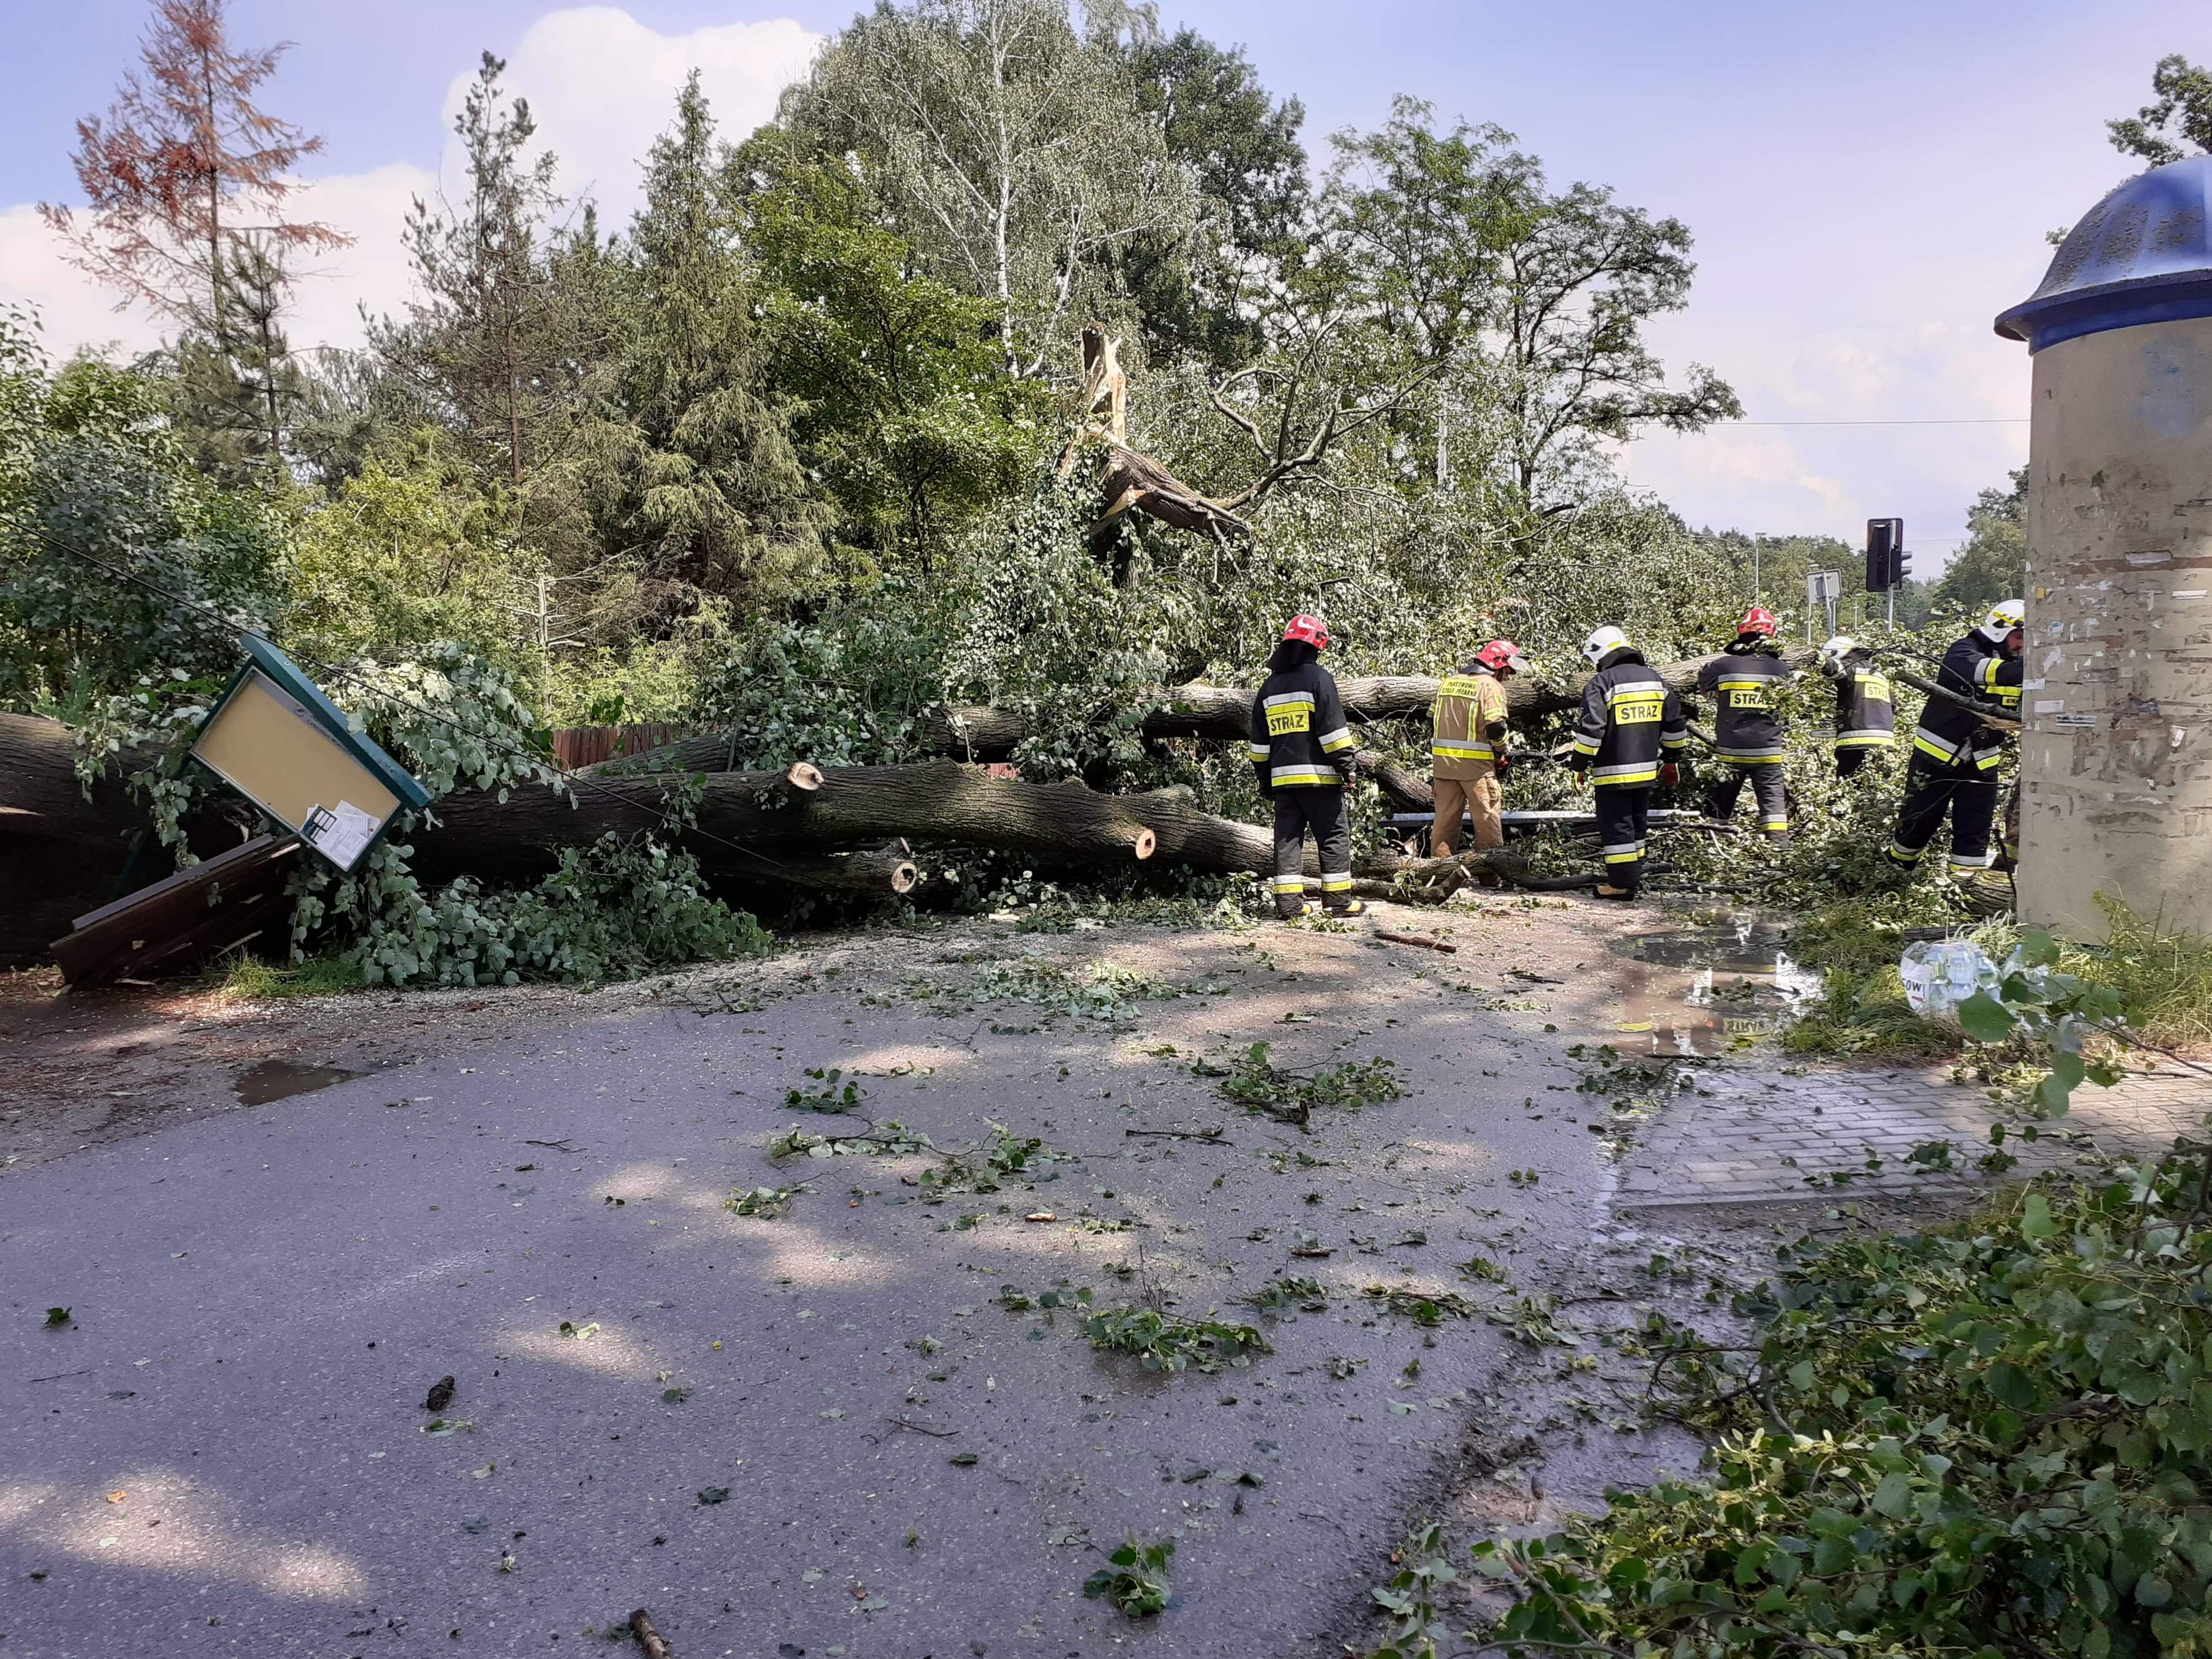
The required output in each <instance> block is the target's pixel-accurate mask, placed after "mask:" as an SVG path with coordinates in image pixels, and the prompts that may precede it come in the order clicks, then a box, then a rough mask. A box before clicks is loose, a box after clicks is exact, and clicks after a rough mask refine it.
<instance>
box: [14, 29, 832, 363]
mask: <svg viewBox="0 0 2212 1659" xmlns="http://www.w3.org/2000/svg"><path fill="white" fill-rule="evenodd" d="M821 45H822V37H821V36H819V35H817V34H814V33H810V32H809V31H808V30H806V29H805V28H804V27H801V26H800V25H799V24H798V23H796V22H793V21H790V20H788V19H778V20H775V21H768V22H760V23H726V24H717V25H713V26H710V27H704V28H700V29H695V30H693V31H692V32H691V33H688V34H657V33H654V32H653V30H651V29H649V28H647V27H645V25H643V24H642V23H640V22H639V21H637V20H636V19H635V18H633V17H632V16H630V15H629V13H627V12H625V11H623V10H621V9H618V8H616V7H612V6H580V7H574V8H569V9H562V10H559V11H553V12H549V13H547V14H546V15H544V16H543V17H541V18H539V19H538V21H536V22H535V23H533V24H532V25H531V27H529V28H528V29H527V30H526V32H525V33H524V34H523V36H522V39H521V40H520V42H519V43H518V44H517V46H515V48H514V50H513V52H510V53H508V54H507V78H506V84H507V90H508V91H509V92H510V93H512V94H520V95H521V96H523V97H526V98H527V99H528V100H530V107H531V112H532V114H533V115H534V116H535V117H536V118H537V121H538V141H539V143H542V144H543V145H544V146H545V147H546V148H549V149H551V150H552V151H553V152H554V153H555V154H556V155H558V156H559V157H560V158H561V163H562V166H561V175H560V181H561V187H562V190H563V191H565V192H567V193H568V194H571V195H579V194H584V193H589V194H590V195H592V197H594V198H595V199H596V200H597V201H598V202H599V211H600V219H601V222H602V223H603V224H604V225H605V226H606V227H607V228H619V227H620V226H622V225H623V224H625V223H627V222H628V221H629V216H630V214H631V213H632V212H633V211H634V210H635V209H636V207H637V205H638V204H639V201H640V190H639V177H640V175H639V162H640V161H641V159H642V157H643V156H644V155H645V152H646V149H647V146H648V145H650V144H651V143H652V142H653V138H654V137H655V136H656V135H658V134H659V132H660V131H662V130H663V129H665V127H666V126H667V125H668V124H669V120H670V117H671V112H672V111H673V109H674V106H675V102H676V94H677V92H678V88H681V87H682V86H683V84H684V76H687V75H688V74H690V71H691V70H694V69H696V70H698V71H699V77H700V86H701V88H702V90H703V91H704V92H705V93H706V94H707V98H708V102H709V103H710V104H711V105H712V106H713V108H714V117H715V120H716V123H717V125H719V127H720V131H721V133H722V136H723V137H726V138H728V139H731V140H732V141H735V140H737V139H740V138H743V137H744V136H745V135H746V134H748V133H750V131H752V130H753V129H754V128H755V127H757V126H758V125H760V124H761V123H762V122H763V121H765V120H766V119H768V118H769V116H771V115H773V114H774V113H775V101H776V98H777V95H778V94H780V93H781V91H782V89H783V88H785V87H786V86H787V85H788V84H789V83H790V82H792V81H793V80H794V79H796V78H797V77H798V76H799V75H801V74H803V73H804V72H805V69H806V66H807V64H809V63H810V62H811V59H812V58H813V55H814V53H815V52H816V51H817V50H818V49H819V48H820V46H821ZM474 72H475V71H474V69H473V67H472V66H471V67H470V68H468V69H465V70H461V71H459V72H458V73H456V74H455V76H454V77H453V81H452V82H451V83H450V84H449V85H448V87H447V92H446V98H445V106H444V113H443V116H442V119H443V121H444V123H445V125H446V127H447V129H448V130H450V127H451V124H452V120H453V116H454V115H455V114H456V113H458V112H459V109H460V106H461V99H462V97H463V96H464V94H465V91H466V88H467V86H468V82H469V81H470V80H471V78H472V77H473V75H474ZM443 171H444V176H445V178H446V179H457V178H458V177H459V164H458V158H457V156H456V155H455V144H454V142H453V140H452V139H451V138H450V137H449V138H447V149H446V155H445V158H444V164H443ZM439 182H440V181H439V179H437V178H435V177H434V176H432V175H431V174H430V173H428V172H426V171H425V170H424V169H422V168H421V167H416V166H414V165H412V164H410V163H408V162H404V161H393V162H391V163H388V164H387V165H386V166H383V167H376V168H374V169H372V170H370V171H368V172H366V173H342V174H337V175H334V176H332V177H330V178H326V179H319V180H315V181H313V184H312V185H311V187H310V188H308V189H307V190H305V191H302V192H301V194H300V195H299V196H297V197H294V198H293V203H292V207H293V210H294V212H295V214H296V215H297V216H300V217H302V218H309V219H316V220H320V221H322V222H325V223H328V224H331V225H333V226H335V227H336V228H338V229H340V230H342V231H344V232H346V233H347V234H349V235H351V236H352V237H353V238H354V241H353V242H352V244H351V245H350V246H347V247H344V248H341V249H338V250H337V251H336V252H331V253H329V254H325V255H321V256H318V257H317V258H315V259H313V261H311V262H310V264H309V267H308V270H307V273H306V274H304V275H303V276H302V279H301V284H300V288H299V290H298V294H297V296H296V304H295V313H294V316H293V318H292V319H291V332H292V337H293V340H294V342H295V344H298V345H301V346H308V345H335V346H351V345H358V344H359V343H360V342H361V337H362V331H361V320H360V314H359V307H360V306H362V305H366V306H367V307H368V309H369V311H370V313H371V314H373V315H374V314H380V313H387V312H389V313H397V312H398V310H399V309H400V307H402V306H403V305H404V303H405V301H406V298H407V295H408V292H409V271H408V266H407V259H406V255H405V252H404V250H403V248H402V247H401V246H400V240H399V238H400V230H401V227H402V226H403V225H404V222H405V220H406V216H407V210H408V204H409V203H410V201H411V200H412V198H414V197H416V196H422V197H430V198H433V199H435V197H436V195H437V191H438V187H439ZM115 299H116V295H113V294H112V293H111V292H109V291H108V290H106V289H101V288H100V287H99V286H97V285H96V284H94V283H93V282H92V281H91V280H90V279H88V277H86V276H84V275H83V274H82V273H81V272H79V271H77V270H75V269H74V268H73V267H71V266H70V264H68V263H67V261H66V260H64V258H63V257H62V244H61V242H60V240H58V238H57V237H55V236H54V234H52V232H51V231H49V230H48V229H47V228H46V226H45V225H44V224H43V223H42V222H40V219H39V215H38V210H37V209H36V207H34V206H33V205H32V204H27V203H26V204H21V205H18V206H13V207H0V300H27V301H30V302H31V303H33V305H35V306H37V307H38V308H39V310H40V314H41V316H42V317H43V319H44V321H45V323H46V331H45V336H44V337H45V341H46V347H47V349H48V350H49V351H51V352H52V354H53V355H54V356H56V357H57V358H60V357H64V356H68V355H69V354H70V352H72V351H74V350H76V349H77V348H79V347H80V346H91V347H94V348H98V347H101V346H104V345H106V344H108V343H116V344H118V345H119V346H120V347H121V349H124V350H125V351H126V352H128V351H137V350H143V349H147V348H149V347H151V346H153V345H155V344H156V343H159V341H160V339H161V336H162V334H163V333H164V332H165V329H164V327H163V325H162V324H161V321H160V320H159V319H155V318H154V317H151V316H150V315H149V314H148V313H147V312H146V310H145V308H144V307H143V306H137V305H134V306H132V307H131V308H130V309H128V310H126V311H122V312H118V311H116V310H114V309H113V307H114V303H115Z"/></svg>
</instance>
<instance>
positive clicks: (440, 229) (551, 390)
mask: <svg viewBox="0 0 2212 1659" xmlns="http://www.w3.org/2000/svg"><path fill="white" fill-rule="evenodd" d="M506 71H507V65H506V64H505V63H504V62H502V61H501V59H499V58H495V57H494V56H493V55H492V54H491V53H490V52H486V53H484V55H483V63H482V64H480V65H479V66H478V68H477V78H476V81H475V83H474V84H473V85H471V87H470V88H469V92H468V96H467V98H466V99H465V100H464V101H463V104H462V106H461V112H460V114H459V115H458V116H457V117H455V118H454V121H453V131H454V132H455V134H456V135H457V136H458V137H459V138H460V141H461V147H462V151H463V154H464V155H465V157H466V160H467V166H468V181H469V182H468V191H467V194H466V195H465V196H464V197H463V198H462V199H461V201H460V202H459V204H451V203H447V202H445V201H442V200H441V202H440V203H439V204H437V205H436V206H435V207H434V206H432V205H431V204H428V203H427V202H425V201H423V200H422V198H421V197H416V199H415V203H414V205H413V207H412V209H411V210H410V211H409V213H408V216H407V227H406V229H405V231H404V235H403V240H404V243H405V245H406V248H407V252H408V255H409V257H410V258H411V259H412V260H413V262H414V265H415V271H416V278H417V280H418V282H419V283H420V284H421V287H422V293H423V297H422V299H420V300H417V301H411V302H410V304H409V306H408V317H407V320H406V321H405V322H404V323H395V322H394V321H392V319H389V318H386V319H382V320H381V321H380V322H378V323H376V324H374V325H372V326H371V327H370V330H369V339H370V343H372V345H374V347H375V348H376V349H377V350H378V351H379V352H380V353H381V354H382V355H383V356H384V357H385V358H386V360H387V362H389V363H390V364H391V365H392V368H393V369H394V371H395V372H397V373H398V374H403V375H404V376H405V377H407V378H408V379H409V380H411V381H413V382H414V383H415V385H416V388H417V390H418V391H419V392H420V393H421V395H422V397H423V398H425V399H426V400H427V401H428V403H429V404H431V406H432V407H434V408H436V409H438V410H441V412H442V414H443V415H444V416H445V417H446V418H447V420H448V421H449V422H450V423H451V424H452V425H453V427H454V428H456V429H457V430H459V432H460V433H461V434H463V435H465V437H466V438H467V439H468V440H469V441H470V442H471V446H472V447H474V448H476V449H477V452H478V453H480V454H481V455H482V456H483V458H484V460H485V462H486V464H487V465H497V466H498V468H499V470H500V471H503V472H504V473H505V474H506V475H507V483H508V484H509V486H510V487H512V488H513V489H516V490H518V491H519V490H520V489H521V487H522V482H523V476H524V474H525V472H526V471H527V470H528V469H529V467H530V466H531V465H532V462H533V460H534V459H538V458H539V452H540V451H541V450H542V448H543V447H544V446H543V445H542V443H540V441H539V440H540V438H541V431H540V428H542V427H544V426H546V425H548V424H550V422H552V421H553V420H554V418H555V417H556V415H557V414H558V413H559V412H560V410H561V409H562V404H564V402H565V401H566V400H565V399H564V398H563V397H562V392H563V391H564V390H565V389H566V386H567V384H568V375H567V374H566V373H565V368H566V364H567V362H568V357H567V354H566V352H565V350H564V346H565V344H566V341H565V339H564V331H563V330H562V327H561V323H562V308H561V307H559V306H558V305H557V304H556V296H555V295H554V294H553V292H552V284H551V282H550V275H549V270H548V264H547V259H546V257H545V256H546V246H545V244H546V243H547V242H548V241H549V240H550V235H549V233H548V230H547V225H548V222H549V221H550V219H551V217H552V216H553V215H554V213H555V212H556V211H557V210H558V209H559V207H560V206H561V198H560V197H559V196H558V195H557V194H556V192H555V191H554V188H553V177H554V173H555V169H556V165H557V164H556V160H555V158H554V156H553V155H551V154H550V152H549V153H544V154H540V155H538V156H537V157H536V158H535V159H534V160H533V159H532V158H531V157H530V155H529V153H528V152H529V149H530V147H531V142H532V139H533V138H534V137H536V135H537V131H538V124H537V122H536V120H535V119H534V118H532V115H531V113H530V105H529V102H528V100H525V99H521V98H516V99H514V100H512V102H509V101H508V100H507V97H506V94H504V92H503V91H502V89H501V85H500V77H501V76H502V75H504V74H505V73H506Z"/></svg>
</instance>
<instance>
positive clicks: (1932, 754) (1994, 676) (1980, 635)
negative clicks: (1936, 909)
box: [1889, 599, 2027, 877]
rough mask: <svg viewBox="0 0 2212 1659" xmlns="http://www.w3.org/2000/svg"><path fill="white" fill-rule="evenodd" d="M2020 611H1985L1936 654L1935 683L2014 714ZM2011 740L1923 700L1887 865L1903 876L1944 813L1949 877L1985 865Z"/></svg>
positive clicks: (2007, 605) (2016, 607) (2010, 606)
mask: <svg viewBox="0 0 2212 1659" xmlns="http://www.w3.org/2000/svg"><path fill="white" fill-rule="evenodd" d="M2026 621H2027V607H2026V606H2025V605H2022V604H2021V602H2020V601H2019V600H2018V599H2004V600H2001V601H2000V602H1998V603H1997V604H1996V605H1991V606H1990V609H1989V611H1988V612H1987V614H1985V615H1984V617H1983V618H1982V620H1981V622H1980V623H1978V625H1977V626H1976V627H1975V628H1974V629H1973V631H1972V633H1970V634H1968V635H1966V637H1965V638H1964V639H1961V640H1960V641H1957V642H1956V643H1955V644H1954V645H1953V646H1952V647H1951V648H1950V649H1949V650H1948V651H1946V652H1945V653H1943V670H1942V672H1941V673H1940V674H1938V675H1937V676H1936V684H1938V685H1940V686H1942V688H1943V689H1944V690H1947V691H1955V692H1957V693H1958V694H1959V695H1960V696H1964V697H1971V698H1972V699H1974V700H1975V701H1976V702H1980V703H1982V704H1983V705H1984V707H1986V708H1988V709H1989V711H1990V713H1991V714H2001V715H2004V716H2006V717H2008V718H2011V719H2015V720H2016V719H2018V718H2019V715H2020V680H2021V655H2020V653H2021V638H2022V635H2021V628H2022V625H2023V623H2025V622H2026ZM2010 741H2011V739H2010V738H2008V736H2007V735H2006V734H2005V733H2004V732H2000V731H1996V730H1994V729H1992V728H1991V727H1990V726H1984V725H1983V724H1982V722H1981V721H1980V720H1978V719H1977V718H1976V717H1975V714H1974V713H1973V711H1972V709H1969V708H1960V707H1959V705H1958V704H1956V703H1954V702H1946V701H1945V700H1944V699H1942V698H1941V697H1930V698H1929V699H1928V704H1927V707H1926V708H1923V709H1922V710H1921V711H1920V728H1919V730H1917V732H1914V733H1913V734H1912V764H1911V767H1910V768H1908V769H1906V772H1905V799H1904V801H1903V802H1902V803H1901V804H1900V805H1899V807H1898V812H1897V834H1896V836H1895V837H1894V838H1893V840H1892V841H1891V842H1890V844H1889V856H1890V859H1891V861H1892V862H1893V863H1894V864H1896V865H1897V866H1899V867H1900V868H1902V869H1906V870H1910V869H1911V868H1913V867H1914V866H1916V865H1917V864H1918V863H1919V862H1920V855H1921V854H1922V853H1923V852H1924V851H1926V850H1927V847H1928V843H1929V842H1931V841H1933V840H1935V839H1936V831H1937V830H1938V829H1942V827H1943V815H1944V813H1945V812H1946V811H1948V812H1949V814H1950V815H1951V873H1952V874H1953V875H1954V876H1956V877H1967V876H1971V875H1972V874H1973V872H1976V871H1978V870H1986V869H1988V868H1989V867H1990V862H1991V860H1992V854H1990V824H1991V823H1992V821H1993V820H1994V819H1995V818H1996V811H1997V777H1996V773H1997V766H1998V763H2000V762H2002V760H2003V759H2004V757H2005V750H2006V747H2007V745H2008V744H2009V743H2010Z"/></svg>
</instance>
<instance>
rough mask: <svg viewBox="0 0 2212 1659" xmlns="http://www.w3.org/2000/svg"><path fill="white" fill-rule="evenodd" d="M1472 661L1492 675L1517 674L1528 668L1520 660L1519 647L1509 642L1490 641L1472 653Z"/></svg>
mask: <svg viewBox="0 0 2212 1659" xmlns="http://www.w3.org/2000/svg"><path fill="white" fill-rule="evenodd" d="M1474 659H1475V660H1476V661H1477V662H1479V663H1480V664H1481V665H1483V666H1484V667H1486V668H1487V669H1489V670H1490V671H1492V673H1503V672H1509V671H1510V672H1512V673H1516V674H1517V673H1519V672H1520V671H1521V670H1522V669H1523V668H1525V667H1527V666H1528V664H1527V663H1526V662H1525V661H1523V660H1522V656H1521V647H1519V646H1517V645H1516V644H1514V643H1513V641H1510V640H1492V641H1491V642H1490V643H1489V644H1488V645H1486V646H1484V647H1482V649H1481V650H1480V651H1478V652H1476V653H1474Z"/></svg>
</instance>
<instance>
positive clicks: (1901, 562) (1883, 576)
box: [1866, 519, 1906, 593]
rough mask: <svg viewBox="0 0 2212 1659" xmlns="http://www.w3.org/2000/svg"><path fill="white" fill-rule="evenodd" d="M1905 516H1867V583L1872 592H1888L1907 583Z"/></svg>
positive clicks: (1868, 589)
mask: <svg viewBox="0 0 2212 1659" xmlns="http://www.w3.org/2000/svg"><path fill="white" fill-rule="evenodd" d="M1905 562H1906V561H1905V520H1902V519H1869V520H1867V544H1866V586H1867V592H1869V593H1881V592H1887V591H1888V590H1889V589H1891V588H1893V587H1901V586H1904V584H1905Z"/></svg>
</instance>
